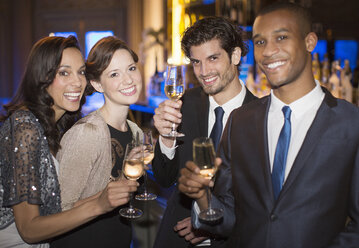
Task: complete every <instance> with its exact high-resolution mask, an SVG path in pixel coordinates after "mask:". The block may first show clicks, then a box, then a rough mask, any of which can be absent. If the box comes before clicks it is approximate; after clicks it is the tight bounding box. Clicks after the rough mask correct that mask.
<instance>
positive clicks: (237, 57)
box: [231, 47, 242, 65]
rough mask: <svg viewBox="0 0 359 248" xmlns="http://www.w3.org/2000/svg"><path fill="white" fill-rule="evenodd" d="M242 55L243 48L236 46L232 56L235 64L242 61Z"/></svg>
mask: <svg viewBox="0 0 359 248" xmlns="http://www.w3.org/2000/svg"><path fill="white" fill-rule="evenodd" d="M241 55H242V50H241V48H239V47H235V48H234V50H233V52H232V56H231V62H232V64H234V65H238V64H239V62H241Z"/></svg>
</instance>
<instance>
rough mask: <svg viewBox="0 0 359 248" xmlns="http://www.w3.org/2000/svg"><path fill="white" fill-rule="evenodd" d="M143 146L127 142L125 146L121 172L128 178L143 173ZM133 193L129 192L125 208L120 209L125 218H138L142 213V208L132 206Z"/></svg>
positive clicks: (135, 177)
mask: <svg viewBox="0 0 359 248" xmlns="http://www.w3.org/2000/svg"><path fill="white" fill-rule="evenodd" d="M143 171H144V166H143V146H142V145H141V144H138V143H133V142H132V143H129V144H127V146H126V152H125V157H124V159H123V168H122V172H123V174H124V176H125V177H126V178H127V179H128V180H134V181H136V180H137V179H139V178H140V177H141V176H142V175H143ZM132 196H133V193H130V202H129V206H128V207H127V208H122V209H120V211H119V213H120V215H121V216H123V217H126V218H132V219H133V218H138V217H141V215H142V210H140V209H137V208H134V207H133V206H132V198H133V197H132Z"/></svg>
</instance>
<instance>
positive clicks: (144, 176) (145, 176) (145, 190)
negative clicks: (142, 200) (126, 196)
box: [143, 171, 147, 195]
mask: <svg viewBox="0 0 359 248" xmlns="http://www.w3.org/2000/svg"><path fill="white" fill-rule="evenodd" d="M143 186H144V187H145V189H144V190H143V192H144V194H145V195H147V172H146V171H145V173H143Z"/></svg>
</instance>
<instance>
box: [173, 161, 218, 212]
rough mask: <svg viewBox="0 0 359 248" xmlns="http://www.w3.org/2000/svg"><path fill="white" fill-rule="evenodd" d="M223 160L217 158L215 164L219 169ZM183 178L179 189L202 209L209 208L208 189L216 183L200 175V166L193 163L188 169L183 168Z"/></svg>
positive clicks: (180, 179)
mask: <svg viewBox="0 0 359 248" xmlns="http://www.w3.org/2000/svg"><path fill="white" fill-rule="evenodd" d="M221 162H222V160H221V159H220V158H216V161H215V164H216V166H217V167H218V166H219V165H220V164H221ZM180 173H181V176H180V178H179V179H178V189H179V190H180V191H181V192H182V193H184V194H186V195H187V196H188V197H190V198H193V199H195V200H196V201H197V203H198V206H199V207H200V209H201V210H202V209H206V208H207V207H208V202H207V195H206V191H205V189H206V187H213V185H214V182H213V181H212V180H209V179H206V178H204V177H202V176H201V175H200V170H199V168H198V166H197V165H196V164H195V163H193V162H192V161H188V162H187V163H186V167H185V168H182V169H181V171H180Z"/></svg>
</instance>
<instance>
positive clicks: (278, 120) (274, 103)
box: [267, 82, 325, 180]
mask: <svg viewBox="0 0 359 248" xmlns="http://www.w3.org/2000/svg"><path fill="white" fill-rule="evenodd" d="M270 94H271V104H270V107H269V112H268V125H267V128H268V130H267V131H268V151H269V161H270V166H271V171H272V169H273V161H274V155H275V150H276V146H277V142H278V138H279V134H280V131H281V129H282V127H283V124H284V115H283V112H282V108H283V106H285V105H286V104H285V103H283V102H282V101H281V100H279V99H278V98H277V97H276V96H275V95H274V94H273V90H271V93H270ZM324 96H325V94H324V92H323V90H322V89H321V88H320V85H319V82H316V86H315V87H314V89H313V90H312V91H310V92H309V93H308V94H306V95H305V96H303V97H301V98H300V99H298V100H296V101H295V102H292V103H291V104H289V105H287V106H289V107H290V109H291V110H292V114H291V117H290V121H291V129H292V132H291V137H290V143H289V149H288V156H287V164H286V168H285V176H284V180H286V179H287V177H288V174H289V172H290V170H291V168H292V166H293V163H294V160H295V158H296V157H297V154H298V152H299V150H300V148H301V146H302V144H303V141H304V138H305V136H306V134H307V132H308V129H309V127H310V126H311V125H312V123H313V120H314V117H315V116H316V114H317V111H318V109H319V107H320V105H321V103H322V101H323V99H324Z"/></svg>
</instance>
